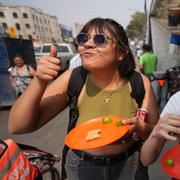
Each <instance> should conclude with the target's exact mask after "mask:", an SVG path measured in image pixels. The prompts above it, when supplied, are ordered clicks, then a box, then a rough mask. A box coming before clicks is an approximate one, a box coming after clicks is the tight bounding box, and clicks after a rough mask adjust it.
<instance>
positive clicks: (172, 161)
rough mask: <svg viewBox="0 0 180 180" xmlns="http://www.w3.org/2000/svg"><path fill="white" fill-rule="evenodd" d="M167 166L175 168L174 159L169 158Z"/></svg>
mask: <svg viewBox="0 0 180 180" xmlns="http://www.w3.org/2000/svg"><path fill="white" fill-rule="evenodd" d="M166 166H168V167H172V166H174V159H173V158H172V157H169V158H168V159H167V160H166Z"/></svg>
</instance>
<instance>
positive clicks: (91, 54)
mask: <svg viewBox="0 0 180 180" xmlns="http://www.w3.org/2000/svg"><path fill="white" fill-rule="evenodd" d="M96 34H98V33H97V32H96V31H95V30H94V29H92V30H91V31H90V32H89V33H88V36H89V37H90V38H89V40H88V41H87V42H86V43H84V45H80V46H78V51H79V53H80V55H81V58H82V62H83V66H84V67H85V68H86V69H88V70H92V69H98V70H99V69H103V68H106V69H107V68H111V67H115V66H116V65H117V62H118V58H119V56H120V53H119V52H117V50H116V49H117V48H116V42H115V40H114V39H113V38H112V37H111V35H110V33H109V32H108V31H105V36H106V37H108V38H107V40H106V43H105V45H104V46H102V47H98V46H96V44H95V43H94V42H93V37H94V35H96Z"/></svg>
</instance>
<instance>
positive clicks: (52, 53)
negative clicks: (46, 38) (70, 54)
mask: <svg viewBox="0 0 180 180" xmlns="http://www.w3.org/2000/svg"><path fill="white" fill-rule="evenodd" d="M50 56H51V57H57V47H56V46H55V45H54V44H52V45H51V49H50Z"/></svg>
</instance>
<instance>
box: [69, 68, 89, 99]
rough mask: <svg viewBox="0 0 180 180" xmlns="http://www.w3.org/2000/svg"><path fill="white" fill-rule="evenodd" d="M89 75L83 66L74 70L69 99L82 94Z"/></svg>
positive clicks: (71, 77) (70, 82)
mask: <svg viewBox="0 0 180 180" xmlns="http://www.w3.org/2000/svg"><path fill="white" fill-rule="evenodd" d="M87 73H88V71H87V70H85V69H84V68H83V67H82V66H79V67H77V68H75V69H73V71H72V74H71V76H70V79H69V85H68V90H67V94H68V96H69V97H72V96H76V97H78V96H79V93H80V92H81V89H82V87H83V85H84V83H85V79H86V75H87Z"/></svg>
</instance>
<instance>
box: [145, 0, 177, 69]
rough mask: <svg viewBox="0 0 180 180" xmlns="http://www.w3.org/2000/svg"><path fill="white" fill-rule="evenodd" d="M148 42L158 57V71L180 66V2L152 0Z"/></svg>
mask: <svg viewBox="0 0 180 180" xmlns="http://www.w3.org/2000/svg"><path fill="white" fill-rule="evenodd" d="M147 31H148V33H147V34H148V35H147V39H146V41H147V42H148V43H150V44H152V46H153V51H154V52H155V53H156V54H157V56H158V61H159V62H158V70H162V71H164V70H167V69H169V68H171V67H173V66H180V1H179V0H152V3H151V8H150V13H149V24H148V28H147Z"/></svg>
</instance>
